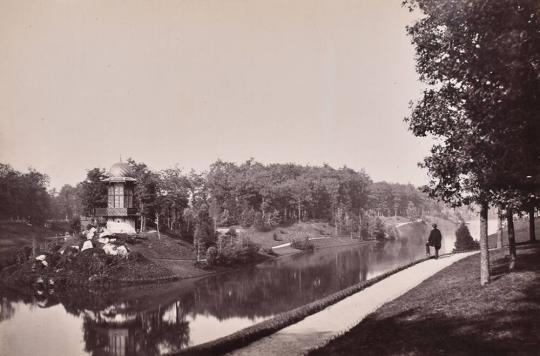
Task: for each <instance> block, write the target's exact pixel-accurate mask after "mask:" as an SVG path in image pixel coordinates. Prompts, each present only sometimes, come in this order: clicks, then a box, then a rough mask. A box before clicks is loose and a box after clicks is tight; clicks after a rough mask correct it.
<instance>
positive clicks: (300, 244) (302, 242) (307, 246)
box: [291, 236, 315, 251]
mask: <svg viewBox="0 0 540 356" xmlns="http://www.w3.org/2000/svg"><path fill="white" fill-rule="evenodd" d="M291 247H292V248H295V249H297V250H303V251H305V250H309V251H312V250H313V249H314V248H315V246H313V243H312V242H311V241H309V236H305V237H304V238H298V237H294V238H293V239H292V240H291Z"/></svg>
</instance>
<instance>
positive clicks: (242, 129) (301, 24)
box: [0, 0, 432, 188]
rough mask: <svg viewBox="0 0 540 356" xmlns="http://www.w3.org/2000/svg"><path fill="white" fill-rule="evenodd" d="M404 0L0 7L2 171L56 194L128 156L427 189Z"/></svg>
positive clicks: (13, 0) (2, 2) (14, 1)
mask: <svg viewBox="0 0 540 356" xmlns="http://www.w3.org/2000/svg"><path fill="white" fill-rule="evenodd" d="M414 16H415V15H414V14H410V13H409V12H408V11H407V10H406V9H404V8H402V7H401V0H354V1H348V0H227V1H223V0H176V1H167V0H163V1H143V0H130V1H118V0H104V1H101V0H94V1H83V0H80V1H74V0H49V1H35V0H27V1H20V0H0V53H1V55H0V162H2V163H8V164H10V165H11V166H13V167H14V168H15V169H17V170H21V171H26V169H27V167H29V166H31V167H33V168H35V169H37V170H39V171H41V172H43V173H46V174H48V175H49V176H50V178H51V186H52V187H57V188H59V187H61V186H62V185H63V184H76V183H78V182H80V181H81V180H83V179H84V177H85V175H86V170H88V169H91V168H93V167H103V168H108V167H110V166H111V165H112V164H113V163H115V162H117V161H118V160H119V157H120V156H121V157H122V158H124V159H126V158H128V157H132V158H134V159H135V160H136V161H142V162H145V163H147V164H148V165H149V166H150V167H151V168H153V169H165V168H171V167H175V166H178V167H180V168H183V169H184V170H185V171H189V170H191V169H195V170H196V171H202V170H205V169H207V168H208V166H209V165H210V164H211V163H212V162H214V161H216V160H217V159H218V158H219V159H222V160H225V161H233V162H243V161H246V160H248V159H249V158H251V157H253V158H255V159H256V160H257V161H260V162H262V163H272V162H278V163H285V162H294V163H299V164H310V165H321V164H323V163H328V164H330V165H332V166H334V167H341V166H343V165H346V166H348V167H351V168H354V169H357V170H360V169H365V170H366V172H367V173H368V174H369V175H370V176H371V177H372V179H373V180H376V181H378V180H387V181H392V182H401V183H409V182H410V183H413V184H415V185H421V184H425V183H427V176H426V172H425V171H424V170H422V169H420V168H418V167H417V162H419V161H421V160H422V158H423V157H424V156H426V155H427V154H428V152H429V147H430V146H431V144H432V142H431V141H430V140H429V139H420V138H416V137H414V136H413V135H412V133H411V132H410V131H408V130H407V125H406V123H405V122H404V121H403V118H404V117H405V116H407V115H408V114H409V112H410V109H409V102H410V101H411V100H416V99H418V98H420V95H421V88H422V86H421V84H420V83H419V81H418V75H417V74H416V73H415V68H414V67H415V63H414V48H413V46H412V45H411V43H410V38H409V37H408V36H407V35H406V30H405V26H406V25H408V24H411V23H412V22H413V20H414Z"/></svg>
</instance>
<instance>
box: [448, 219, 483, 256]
mask: <svg viewBox="0 0 540 356" xmlns="http://www.w3.org/2000/svg"><path fill="white" fill-rule="evenodd" d="M479 248H480V243H479V242H478V241H475V240H474V239H473V237H472V236H471V232H470V231H469V228H468V227H467V225H466V224H465V222H461V224H460V225H459V227H458V228H457V230H456V243H455V244H454V251H467V250H478V249H479Z"/></svg>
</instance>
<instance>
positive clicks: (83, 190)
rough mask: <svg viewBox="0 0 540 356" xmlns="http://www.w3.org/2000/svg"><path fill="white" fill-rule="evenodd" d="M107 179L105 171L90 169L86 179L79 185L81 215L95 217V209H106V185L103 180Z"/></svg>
mask: <svg viewBox="0 0 540 356" xmlns="http://www.w3.org/2000/svg"><path fill="white" fill-rule="evenodd" d="M105 178H107V176H106V174H105V170H104V169H101V168H92V169H90V170H89V171H88V172H87V173H86V179H85V180H84V181H83V182H81V183H80V190H79V194H80V200H81V205H82V209H83V213H84V214H85V215H87V216H95V209H96V208H105V207H107V184H106V183H105V182H103V180H104V179H105Z"/></svg>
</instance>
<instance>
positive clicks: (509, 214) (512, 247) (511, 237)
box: [506, 209, 517, 271]
mask: <svg viewBox="0 0 540 356" xmlns="http://www.w3.org/2000/svg"><path fill="white" fill-rule="evenodd" d="M506 221H507V224H508V249H509V252H510V266H509V267H510V271H512V270H513V269H514V267H515V266H516V257H517V256H516V234H515V232H514V214H513V211H512V209H507V210H506Z"/></svg>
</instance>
